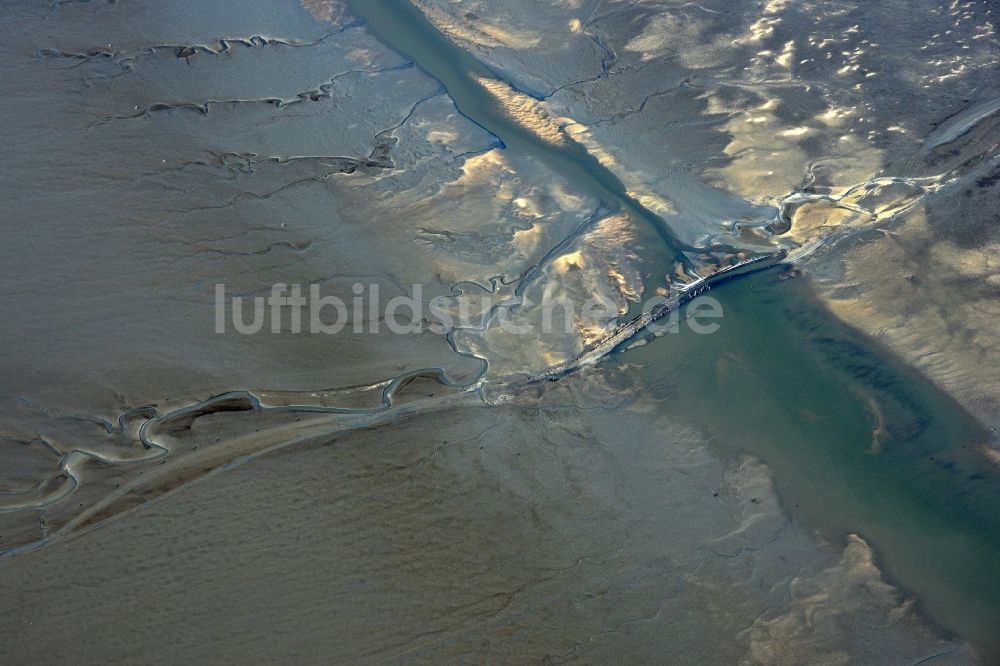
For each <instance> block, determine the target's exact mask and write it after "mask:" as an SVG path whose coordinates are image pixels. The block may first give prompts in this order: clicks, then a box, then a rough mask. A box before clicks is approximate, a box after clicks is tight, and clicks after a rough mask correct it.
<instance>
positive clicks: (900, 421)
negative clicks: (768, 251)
mask: <svg viewBox="0 0 1000 666" xmlns="http://www.w3.org/2000/svg"><path fill="white" fill-rule="evenodd" d="M779 273H780V271H779V270H772V271H768V272H766V273H762V274H757V275H755V276H749V277H745V278H741V279H738V280H736V281H733V282H729V283H726V284H725V285H723V286H722V287H720V288H717V289H713V290H712V296H713V297H715V298H717V299H718V300H719V301H720V302H721V303H722V304H723V308H724V311H725V316H724V318H723V319H722V320H721V321H722V326H721V328H720V329H719V330H718V331H717V332H716V333H714V334H711V335H697V334H695V333H693V332H691V331H690V330H689V329H688V328H687V327H685V326H681V327H680V332H679V333H677V334H674V335H667V336H665V337H664V338H662V339H660V340H659V341H657V343H656V344H651V345H647V346H644V347H640V348H637V349H634V350H632V351H629V352H627V353H626V354H623V355H619V356H616V357H615V361H613V362H618V363H621V362H626V363H642V364H643V366H644V367H643V369H642V370H641V372H642V374H643V380H642V381H643V386H644V387H645V388H647V389H648V390H649V391H651V392H652V393H653V394H657V393H662V394H664V395H666V394H667V392H668V391H669V395H671V396H673V397H672V398H671V403H672V404H674V405H676V407H677V409H678V410H680V411H682V412H684V413H685V414H686V415H688V416H690V417H692V418H693V419H694V420H695V421H697V422H698V423H699V424H700V425H701V426H702V427H704V428H705V429H706V430H707V431H709V432H710V433H711V434H712V440H713V441H714V442H716V443H717V444H718V446H719V447H720V449H721V450H722V451H724V452H726V453H730V454H734V453H741V452H751V453H753V454H755V455H756V456H758V457H759V458H760V459H761V460H762V461H764V462H765V463H767V465H768V466H769V467H770V469H771V472H772V474H773V475H774V480H775V485H776V487H777V490H778V493H779V496H780V497H781V499H782V503H783V505H784V507H785V509H786V511H788V512H789V513H790V514H791V515H792V516H793V517H794V518H795V519H797V520H799V521H801V522H803V523H805V524H806V525H808V526H810V527H814V528H817V529H819V530H821V531H822V532H824V533H826V535H827V537H828V538H830V539H832V540H839V539H842V538H843V537H844V535H845V534H847V533H857V534H860V535H861V536H862V537H863V538H865V540H867V541H868V542H869V543H870V544H871V545H872V546H873V548H874V549H875V552H876V554H877V560H878V564H879V566H880V568H881V569H882V571H883V572H884V573H885V575H886V576H887V577H888V578H889V579H890V581H892V582H894V583H896V584H898V585H900V586H902V588H903V589H905V590H907V591H912V592H915V593H916V594H917V595H918V597H919V600H920V604H921V606H922V608H923V609H924V610H925V611H926V613H927V614H928V615H929V616H930V617H931V618H932V619H933V620H934V621H935V622H936V623H938V624H939V625H941V626H943V627H946V628H947V629H949V630H951V631H953V632H955V633H956V634H957V635H959V636H960V637H962V638H965V639H967V640H970V641H971V642H972V643H973V644H974V645H976V646H977V647H979V648H980V649H982V650H984V651H986V652H987V653H988V654H989V655H990V657H991V658H993V659H997V658H1000V635H998V632H997V628H998V626H1000V569H998V567H997V557H998V553H1000V478H998V476H1000V475H998V474H997V473H996V470H995V467H994V466H993V464H992V463H991V462H990V461H988V460H987V459H986V457H985V455H984V454H983V453H982V445H983V444H984V443H985V442H986V441H987V438H988V433H987V432H986V431H985V430H984V429H983V428H982V427H981V426H980V425H979V424H978V423H977V422H976V421H975V420H974V419H973V418H972V417H971V416H970V415H968V414H967V413H966V412H965V411H964V410H963V409H962V408H961V407H960V406H959V405H957V404H956V403H955V402H954V401H953V400H951V399H950V398H949V397H947V396H946V395H944V394H942V393H941V392H940V391H939V390H937V389H936V388H935V387H934V386H933V385H931V384H930V383H929V382H928V381H926V380H925V379H923V378H922V377H920V376H919V375H918V374H917V373H916V372H914V371H913V370H912V369H910V368H908V367H906V366H905V365H903V364H902V363H901V362H900V361H898V360H896V359H894V358H893V357H892V356H891V355H890V354H889V353H887V352H886V351H885V350H883V349H880V348H879V347H878V346H877V345H875V344H874V343H872V342H871V341H870V340H867V339H866V338H865V337H864V336H863V335H861V334H860V333H858V332H856V331H854V330H852V329H851V328H849V327H847V326H845V325H843V324H841V323H840V322H838V321H837V320H835V319H834V318H833V317H832V316H831V315H830V314H829V313H827V312H826V311H825V310H824V309H823V308H822V306H821V305H820V304H818V303H817V302H816V301H815V299H814V298H813V296H812V294H811V291H810V288H809V285H808V283H807V282H806V281H805V280H782V279H779Z"/></svg>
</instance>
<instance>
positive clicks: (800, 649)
mask: <svg viewBox="0 0 1000 666" xmlns="http://www.w3.org/2000/svg"><path fill="white" fill-rule="evenodd" d="M789 594H790V596H791V600H790V608H789V609H788V610H784V609H783V610H781V611H779V612H765V613H764V614H763V615H762V616H761V617H759V618H757V620H755V621H754V623H753V625H752V626H751V627H750V628H749V629H747V630H746V631H745V632H743V635H744V636H745V637H746V639H747V640H748V652H747V655H746V657H745V658H744V660H743V662H742V663H748V664H794V663H807V662H810V663H811V662H814V661H815V660H816V659H817V657H818V656H819V655H822V663H828V664H840V663H844V664H846V663H849V662H850V661H851V656H850V651H849V649H848V646H847V645H845V644H844V635H843V624H842V623H843V622H844V620H846V619H847V618H848V617H851V616H855V617H856V616H858V615H871V616H872V619H873V620H874V619H875V618H878V620H877V622H878V623H879V625H880V626H882V627H883V629H882V631H883V632H884V633H883V635H884V636H887V637H888V636H891V635H894V634H896V633H897V632H898V635H899V636H900V637H902V636H903V635H905V634H904V632H907V631H912V630H913V628H914V627H917V626H918V620H917V615H916V612H917V611H916V608H915V605H914V599H912V598H904V597H903V595H902V594H901V593H900V592H899V591H898V590H896V588H894V587H893V586H891V585H890V584H888V583H887V582H885V580H883V578H882V573H881V571H879V569H878V567H877V566H876V565H875V558H874V554H873V552H872V549H871V547H870V546H869V545H868V544H867V543H866V542H865V541H864V540H863V539H862V538H861V537H859V536H857V535H854V534H852V535H849V536H848V541H847V546H846V548H844V551H843V554H842V555H841V557H840V558H839V560H838V561H837V562H835V563H834V564H833V565H832V566H830V567H828V568H826V569H824V570H822V571H820V572H819V573H818V574H816V575H815V576H810V577H796V578H793V579H792V581H791V584H790V585H789Z"/></svg>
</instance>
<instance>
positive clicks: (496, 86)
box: [478, 77, 572, 145]
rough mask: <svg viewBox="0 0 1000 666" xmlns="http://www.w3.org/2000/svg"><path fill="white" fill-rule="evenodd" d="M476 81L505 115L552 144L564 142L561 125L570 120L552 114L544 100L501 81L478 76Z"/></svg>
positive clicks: (564, 137) (564, 136)
mask: <svg viewBox="0 0 1000 666" xmlns="http://www.w3.org/2000/svg"><path fill="white" fill-rule="evenodd" d="M478 81H479V84H480V85H481V86H483V88H485V89H486V90H487V91H488V92H489V93H490V94H491V95H493V97H494V98H495V99H496V100H497V101H498V102H499V103H500V105H501V106H502V107H503V109H504V111H505V112H506V113H507V115H509V116H510V117H511V118H512V119H514V120H515V121H517V122H518V123H519V124H520V125H521V126H523V127H525V128H527V129H529V130H530V131H531V132H533V133H534V134H535V136H537V137H538V138H539V139H541V140H542V141H545V142H547V143H551V144H554V145H562V144H565V143H566V135H565V134H564V133H563V131H562V127H563V125H564V124H566V123H567V122H572V121H570V120H569V119H564V118H559V117H558V116H555V115H553V114H552V113H551V112H550V111H549V110H548V108H547V107H546V105H545V103H544V102H540V101H539V100H537V99H535V98H534V97H531V96H530V95H525V94H524V93H522V92H518V91H517V90H514V89H513V88H512V87H511V86H510V85H509V84H507V83H504V82H503V81H498V80H497V79H490V78H486V77H479V78H478Z"/></svg>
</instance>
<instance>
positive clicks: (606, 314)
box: [458, 215, 643, 379]
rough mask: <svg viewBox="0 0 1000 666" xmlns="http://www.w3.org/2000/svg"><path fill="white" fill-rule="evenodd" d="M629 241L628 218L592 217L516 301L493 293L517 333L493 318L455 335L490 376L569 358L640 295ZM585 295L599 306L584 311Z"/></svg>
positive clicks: (604, 333) (536, 368)
mask: <svg viewBox="0 0 1000 666" xmlns="http://www.w3.org/2000/svg"><path fill="white" fill-rule="evenodd" d="M635 238H636V234H635V229H634V222H633V221H632V220H631V219H630V218H629V217H628V216H626V215H612V216H608V217H605V218H603V219H601V220H599V221H598V222H597V223H596V224H595V225H594V227H593V228H592V229H590V230H589V231H586V232H584V233H583V235H581V236H580V237H579V238H577V239H576V241H575V242H574V243H573V244H572V246H571V247H569V248H567V249H566V250H565V251H564V252H562V253H561V254H559V255H558V256H555V257H553V258H552V259H551V260H550V261H549V262H548V263H547V264H545V265H543V266H542V267H541V273H540V275H539V276H538V278H537V279H536V280H535V281H534V282H533V283H532V284H531V285H530V287H529V289H528V290H527V291H526V292H525V294H524V298H523V300H522V301H520V302H518V301H516V300H513V299H511V298H510V295H509V294H501V295H498V298H506V299H508V300H507V301H506V304H505V305H504V306H503V307H504V308H505V312H504V315H503V316H504V318H505V320H506V321H507V322H509V324H510V325H512V326H513V327H516V328H517V329H518V330H520V333H518V334H513V335H512V334H511V332H510V330H508V329H506V328H505V326H504V324H502V323H501V321H500V320H499V319H496V320H493V321H492V322H490V324H489V326H488V327H487V328H486V329H485V330H483V331H481V332H479V333H472V332H470V333H468V334H462V335H461V336H459V337H458V341H459V342H460V343H461V345H462V347H463V348H467V349H468V350H469V351H472V352H474V353H476V354H479V355H482V356H485V357H486V358H488V359H489V360H490V377H491V378H494V379H495V378H497V377H503V376H506V375H511V374H516V373H519V372H538V371H540V370H545V369H547V368H550V367H553V366H556V365H559V364H561V363H564V362H566V361H567V360H569V359H571V358H573V357H574V356H576V355H577V354H579V353H580V352H581V351H583V350H584V348H585V347H586V345H588V344H591V343H593V342H596V341H598V340H601V339H604V338H605V337H606V336H607V334H608V332H609V331H610V330H612V328H613V327H614V326H615V325H616V323H617V318H618V316H619V315H621V314H623V313H625V312H626V311H627V309H628V304H629V303H630V302H635V301H637V300H639V299H640V298H641V297H642V293H643V285H642V273H641V270H640V266H641V259H640V257H639V255H638V254H637V252H636V250H635V248H634V247H633V243H634V242H635ZM588 299H599V300H600V307H595V309H594V310H593V311H592V312H589V313H584V305H585V304H586V303H587V301H588ZM515 304H517V305H516V307H514V308H511V306H512V305H515ZM567 304H568V305H567Z"/></svg>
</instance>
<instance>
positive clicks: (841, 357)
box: [348, 0, 1000, 660]
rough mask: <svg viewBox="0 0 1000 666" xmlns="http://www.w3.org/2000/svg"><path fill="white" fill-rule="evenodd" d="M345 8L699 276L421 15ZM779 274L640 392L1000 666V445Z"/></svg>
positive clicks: (634, 208)
mask: <svg viewBox="0 0 1000 666" xmlns="http://www.w3.org/2000/svg"><path fill="white" fill-rule="evenodd" d="M348 5H349V6H350V8H351V10H352V11H353V12H354V13H355V14H356V15H358V16H360V17H361V18H363V19H364V20H365V21H366V23H367V26H368V28H369V29H370V30H371V31H372V33H373V34H375V35H376V36H377V37H378V38H379V39H381V40H382V41H383V42H384V43H386V44H387V45H389V46H391V47H392V48H394V49H396V50H397V51H399V52H400V53H403V54H405V55H406V56H407V57H409V58H411V59H412V60H413V61H414V62H415V63H416V64H417V66H418V67H420V68H421V69H423V70H424V71H425V72H427V73H428V74H430V75H431V76H433V77H434V78H435V79H437V80H438V81H440V82H441V83H442V85H444V86H445V87H446V88H447V90H448V93H449V94H450V96H451V97H452V98H453V99H454V101H455V103H456V105H457V106H458V108H459V110H460V111H461V112H462V113H464V114H465V115H466V116H467V117H469V118H470V119H472V120H473V121H475V122H477V123H479V124H480V125H482V126H483V127H485V128H486V129H488V130H489V131H490V132H492V133H493V134H495V135H496V136H498V137H499V138H500V140H501V141H503V142H504V144H505V145H506V147H507V149H509V150H511V151H514V152H516V153H519V154H524V155H530V156H533V157H536V158H538V159H541V160H542V161H543V162H544V163H546V164H547V165H548V166H549V167H550V168H551V169H553V170H554V171H556V172H558V173H559V174H560V175H562V176H563V177H565V178H566V179H567V180H569V181H570V182H571V183H572V184H573V185H575V186H576V187H579V188H580V189H581V190H582V191H584V192H588V193H590V194H591V195H593V196H595V197H597V198H599V199H601V200H603V201H605V202H606V203H608V204H610V205H616V206H619V207H621V208H623V209H625V210H627V211H628V212H630V213H631V214H633V215H635V216H636V217H637V218H639V219H642V220H644V221H645V222H647V223H648V231H649V240H650V241H651V242H650V243H649V248H650V250H651V251H657V252H660V251H662V252H664V253H665V255H664V256H663V261H664V266H663V268H664V270H663V271H662V272H660V271H653V273H654V274H657V273H658V274H661V275H662V274H664V273H667V272H670V270H671V266H670V265H669V262H670V261H682V262H685V263H686V260H685V259H684V258H683V250H684V247H683V245H682V244H681V243H679V242H677V240H676V238H675V237H674V235H673V234H672V233H671V232H670V231H669V230H668V229H666V228H665V226H664V225H663V221H662V220H661V219H660V218H658V217H657V216H656V215H654V214H653V213H651V212H650V211H648V210H646V209H644V208H642V207H641V206H639V205H638V204H637V203H636V202H635V201H634V200H632V199H631V198H630V197H628V195H627V193H626V190H625V187H624V186H623V185H622V183H621V182H620V181H619V180H618V178H616V177H615V176H614V174H613V173H611V172H610V171H608V170H607V169H606V168H604V167H603V166H601V165H600V164H599V163H598V161H597V160H596V159H595V158H594V157H592V156H591V155H589V154H587V153H586V151H584V150H583V149H582V148H581V147H579V146H576V145H573V144H567V145H554V144H549V143H545V142H543V141H540V140H539V139H538V138H537V137H536V136H535V135H534V134H533V133H532V132H531V131H529V130H528V129H526V128H524V127H522V126H520V125H518V124H517V123H516V122H514V121H513V120H512V119H510V118H509V117H508V116H507V115H505V114H504V113H503V112H502V110H501V109H500V108H499V107H498V105H497V103H496V101H495V100H494V99H493V98H492V97H491V96H490V95H489V94H488V93H487V92H486V90H485V89H483V88H482V86H480V85H479V84H477V83H476V82H475V78H476V77H478V76H485V77H490V78H496V75H495V74H494V73H493V72H491V71H489V69H488V68H486V67H485V66H484V65H482V64H481V63H479V62H478V61H476V60H475V59H474V58H473V57H471V56H470V55H469V54H468V53H466V52H464V51H462V50H461V49H459V48H456V47H455V46H454V44H452V43H451V42H450V41H448V40H447V39H446V38H445V37H444V36H442V35H441V34H440V33H439V32H438V31H437V30H436V29H435V28H434V27H433V26H432V25H431V24H430V23H429V22H428V21H427V20H426V19H425V18H424V16H423V15H422V14H421V13H420V12H419V11H418V10H416V9H415V8H414V7H413V6H412V5H411V4H410V3H408V2H393V1H390V0H380V1H376V0H349V2H348ZM657 241H658V242H657ZM646 259H647V261H650V263H656V262H657V261H659V257H657V256H649V257H646ZM777 274H778V271H773V270H772V271H768V272H766V273H763V274H760V275H758V276H755V277H751V278H743V279H740V280H736V281H734V282H731V283H729V284H727V285H725V286H724V287H723V288H721V289H717V290H713V292H712V295H713V296H715V297H716V298H719V299H720V300H721V301H722V303H723V305H724V307H725V310H726V315H725V318H724V320H723V325H722V328H721V330H719V331H718V332H717V333H715V334H712V335H697V334H695V333H693V332H691V331H690V330H688V329H687V328H686V327H684V326H682V327H681V333H679V334H676V335H668V336H666V338H665V339H662V340H660V341H658V342H657V343H656V344H653V345H648V346H646V347H643V348H640V349H638V350H635V351H631V352H629V353H628V354H627V355H625V357H624V358H625V359H626V360H627V361H628V362H629V363H637V362H641V363H645V367H644V369H643V371H642V373H643V377H642V381H643V388H644V389H646V390H649V391H652V392H654V393H655V392H657V391H664V392H667V393H669V394H670V395H671V396H677V395H679V396H680V399H676V397H674V398H672V399H671V404H674V405H676V406H677V408H678V409H679V410H683V411H684V412H685V413H686V414H688V415H689V416H691V417H692V418H694V419H695V420H696V421H697V422H698V423H700V424H701V425H702V426H704V427H705V428H706V429H707V430H708V431H709V432H710V433H711V434H712V435H713V439H714V440H715V441H716V442H718V443H719V446H720V447H723V448H724V449H726V450H728V451H731V452H734V453H735V452H752V453H754V454H755V455H757V456H758V457H760V458H761V459H762V460H763V461H764V462H766V463H767V464H768V465H769V466H770V469H771V471H772V473H773V475H774V478H775V483H776V486H777V489H778V492H779V495H780V496H781V498H782V501H783V503H784V504H785V507H786V509H787V510H788V511H789V513H790V514H792V515H793V516H795V517H796V518H797V519H799V520H801V521H803V522H805V524H807V525H810V526H812V527H816V528H818V529H821V530H823V531H825V532H826V533H827V534H828V535H829V536H830V537H831V538H834V539H836V538H842V537H843V536H844V535H845V534H846V533H849V532H853V533H858V534H860V535H861V536H863V537H864V538H865V539H866V540H867V541H868V542H869V543H870V544H871V545H872V546H873V547H874V548H875V550H876V553H877V554H878V559H879V564H880V566H881V568H882V570H883V571H884V572H885V573H886V575H887V576H888V577H889V578H890V579H891V580H892V581H893V582H895V583H897V584H899V585H900V586H902V587H903V588H904V589H906V590H909V591H912V592H915V593H917V594H918V595H919V597H920V599H921V603H922V605H923V608H924V609H925V610H926V612H927V614H928V615H929V616H930V617H931V618H932V619H933V620H935V621H936V622H937V623H939V624H940V625H941V626H943V627H946V628H948V629H950V630H951V631H953V632H955V633H956V634H957V635H959V636H960V637H962V638H964V639H967V640H969V641H971V642H972V643H973V644H974V645H976V646H977V647H978V648H980V649H981V650H983V651H985V653H986V654H987V655H988V659H992V660H998V659H1000V631H998V628H1000V567H998V554H1000V484H998V481H1000V479H998V475H997V474H996V472H995V471H994V469H993V468H992V467H991V466H990V464H989V463H988V461H986V460H985V458H984V456H983V455H982V453H981V452H980V447H981V446H982V444H983V443H985V442H986V440H987V437H988V434H987V433H986V432H985V431H984V430H983V429H982V428H981V427H980V426H979V425H977V423H976V422H975V421H974V420H973V419H972V418H971V417H970V416H969V415H968V414H967V413H966V412H965V411H964V410H962V409H961V408H960V407H959V406H958V405H957V404H956V403H954V402H953V401H952V400H951V399H950V398H948V397H947V396H945V395H943V394H942V393H941V392H939V391H937V390H936V389H935V388H934V387H933V386H932V385H930V384H929V383H928V382H926V381H925V380H924V379H922V378H921V377H920V376H919V375H918V374H917V373H915V372H914V371H912V370H911V369H909V368H907V367H906V366H904V365H903V364H902V363H900V362H898V361H896V360H895V359H893V358H892V357H891V355H889V354H887V353H886V352H885V351H884V350H881V349H879V348H878V347H877V346H875V345H874V344H872V343H871V342H870V341H868V340H866V339H865V338H864V337H863V336H861V335H860V334H858V333H856V332H854V331H853V330H851V329H849V328H848V327H846V326H844V325H843V324H841V323H839V322H838V321H837V320H836V319H834V318H833V317H832V316H831V315H830V314H829V313H827V312H825V311H824V310H823V308H822V307H820V306H819V305H818V304H817V302H816V301H815V299H814V298H813V296H812V294H811V292H810V290H809V287H808V285H807V283H806V282H805V281H803V280H787V281H783V280H778V278H777ZM876 431H877V433H878V434H877V436H876V434H875V433H876Z"/></svg>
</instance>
